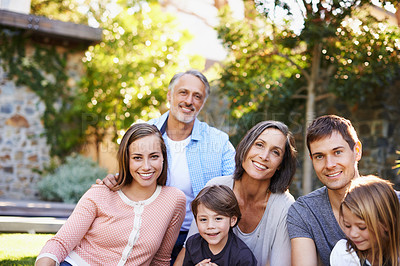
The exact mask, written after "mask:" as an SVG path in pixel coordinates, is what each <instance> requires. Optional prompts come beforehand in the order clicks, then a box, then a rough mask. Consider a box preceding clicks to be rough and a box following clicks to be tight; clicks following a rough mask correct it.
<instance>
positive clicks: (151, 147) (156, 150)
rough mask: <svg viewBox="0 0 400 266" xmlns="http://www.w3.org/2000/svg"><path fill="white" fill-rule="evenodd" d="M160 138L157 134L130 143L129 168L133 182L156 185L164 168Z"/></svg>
mask: <svg viewBox="0 0 400 266" xmlns="http://www.w3.org/2000/svg"><path fill="white" fill-rule="evenodd" d="M163 160H164V159H163V155H162V151H161V145H160V140H159V138H158V137H157V136H156V135H150V136H146V137H143V138H140V139H137V140H135V141H134V142H132V143H131V144H130V145H129V169H130V173H131V175H132V178H133V183H136V184H137V185H139V186H141V187H149V186H151V187H155V186H156V185H157V179H158V177H159V176H160V174H161V172H162V169H163Z"/></svg>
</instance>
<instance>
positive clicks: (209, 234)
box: [196, 204, 237, 254]
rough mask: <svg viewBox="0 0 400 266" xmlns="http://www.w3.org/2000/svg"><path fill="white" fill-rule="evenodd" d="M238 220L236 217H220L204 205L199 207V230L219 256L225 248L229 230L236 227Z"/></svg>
mask: <svg viewBox="0 0 400 266" xmlns="http://www.w3.org/2000/svg"><path fill="white" fill-rule="evenodd" d="M236 220H237V217H235V216H233V217H228V216H223V215H220V214H218V213H216V212H214V211H213V210H210V209H208V208H206V207H205V206H204V205H203V204H199V206H198V207H197V217H196V223H197V228H198V229H199V233H200V235H201V236H202V237H203V238H204V240H206V241H207V243H208V247H209V248H210V250H211V252H212V253H213V254H218V253H219V252H221V251H222V249H223V248H224V247H225V244H226V242H227V241H228V233H229V229H230V228H231V227H233V226H234V225H235V223H236Z"/></svg>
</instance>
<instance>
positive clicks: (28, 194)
mask: <svg viewBox="0 0 400 266" xmlns="http://www.w3.org/2000/svg"><path fill="white" fill-rule="evenodd" d="M32 49H33V48H32V47H30V46H28V47H27V55H29V54H32V52H33V50H32ZM65 49H67V48H63V47H57V50H58V51H59V52H60V53H63V52H65ZM82 57H83V51H82V52H76V53H73V54H70V53H69V56H68V61H67V62H68V63H67V74H68V76H69V77H70V79H69V80H68V85H69V86H71V87H74V86H76V84H77V82H78V81H79V79H80V77H81V76H82V73H83V65H82V61H81V58H82ZM44 110H45V105H44V103H43V102H42V101H41V100H40V98H39V97H38V96H37V95H36V93H35V92H34V91H32V90H31V89H29V88H28V87H26V86H17V85H16V84H15V82H14V80H11V79H10V78H9V77H8V76H7V73H6V72H5V71H4V69H2V68H1V67H0V198H12V199H34V198H37V196H38V194H37V190H36V183H37V181H38V180H39V178H40V174H39V173H38V170H39V171H40V170H43V167H44V166H45V165H46V164H48V163H49V161H50V155H49V152H50V147H49V146H48V145H47V143H46V136H45V135H44V133H45V129H44V126H43V121H42V120H41V116H42V114H43V112H44ZM60 130H62V129H60Z"/></svg>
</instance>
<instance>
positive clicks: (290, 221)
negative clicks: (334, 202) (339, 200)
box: [287, 187, 346, 266]
mask: <svg viewBox="0 0 400 266" xmlns="http://www.w3.org/2000/svg"><path fill="white" fill-rule="evenodd" d="M287 227H288V231H289V237H290V239H292V238H296V237H306V238H311V239H312V240H314V243H315V246H316V248H317V253H318V256H319V257H320V259H321V261H322V263H323V265H327V266H329V256H330V254H331V251H332V249H333V247H334V246H335V245H336V243H337V242H338V241H339V240H340V239H342V238H346V235H345V234H344V233H343V231H342V229H341V228H340V226H339V224H338V222H337V221H336V218H335V216H334V214H333V211H332V206H331V204H330V202H329V197H328V190H327V188H326V187H322V188H319V189H317V190H315V191H313V192H311V193H310V194H308V195H305V196H302V197H299V198H298V199H297V200H296V202H295V203H294V204H293V205H292V206H291V207H290V209H289V213H288V215H287Z"/></svg>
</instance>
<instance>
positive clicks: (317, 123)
mask: <svg viewBox="0 0 400 266" xmlns="http://www.w3.org/2000/svg"><path fill="white" fill-rule="evenodd" d="M335 131H336V132H338V133H339V134H340V135H341V136H342V137H343V139H344V140H345V141H346V142H347V144H349V147H350V149H353V148H354V145H355V144H356V143H357V142H358V141H359V139H358V136H357V132H356V130H355V129H354V127H353V125H352V124H351V122H350V120H347V119H345V118H343V117H340V116H337V115H324V116H320V117H318V118H316V119H314V121H312V122H311V124H310V125H309V126H308V128H307V148H308V152H309V153H310V155H311V150H310V144H311V143H312V142H314V141H318V140H321V139H323V138H325V137H330V136H331V135H332V133H333V132H335Z"/></svg>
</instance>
